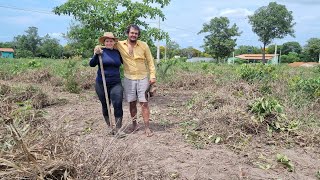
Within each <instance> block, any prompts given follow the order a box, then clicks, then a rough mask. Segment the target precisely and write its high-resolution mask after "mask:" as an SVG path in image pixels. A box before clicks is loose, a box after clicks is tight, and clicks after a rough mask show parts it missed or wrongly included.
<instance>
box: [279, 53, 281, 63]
mask: <svg viewBox="0 0 320 180" xmlns="http://www.w3.org/2000/svg"><path fill="white" fill-rule="evenodd" d="M279 64H281V49H280V55H279Z"/></svg>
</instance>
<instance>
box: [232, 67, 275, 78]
mask: <svg viewBox="0 0 320 180" xmlns="http://www.w3.org/2000/svg"><path fill="white" fill-rule="evenodd" d="M275 69H276V68H275V66H273V65H263V64H255V65H251V64H243V65H241V66H240V68H238V69H237V72H238V74H239V75H240V77H241V78H242V79H244V80H246V81H250V82H251V81H254V80H272V79H274V78H275V76H276V74H275V72H274V71H275Z"/></svg>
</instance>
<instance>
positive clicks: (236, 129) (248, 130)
mask: <svg viewBox="0 0 320 180" xmlns="http://www.w3.org/2000/svg"><path fill="white" fill-rule="evenodd" d="M203 76H204V77H203ZM176 77H177V79H176V80H175V82H176V83H173V82H172V83H171V84H170V85H171V86H172V87H171V88H172V89H171V90H172V91H176V90H174V89H176V88H180V89H181V90H192V92H193V97H192V98H190V99H189V100H187V101H186V102H185V106H183V107H181V108H180V109H179V112H180V114H188V116H189V117H194V118H195V119H197V121H196V124H197V125H196V127H191V131H189V132H191V133H192V132H194V133H196V134H198V136H202V137H200V139H202V140H203V141H205V144H207V143H208V142H207V139H208V138H210V137H221V138H222V141H221V142H222V143H224V144H226V145H228V146H230V147H231V148H232V149H234V150H236V151H245V150H250V148H253V146H255V145H256V143H257V142H258V143H259V144H260V146H261V145H264V144H269V143H270V142H272V143H273V144H276V145H277V146H279V147H281V146H284V147H287V146H295V145H298V146H302V147H304V146H308V147H319V140H320V136H319V129H320V128H319V127H320V122H317V120H316V119H319V118H320V115H319V114H320V113H318V111H317V110H316V109H317V107H319V101H317V100H316V101H315V102H314V103H310V104H306V105H305V106H304V108H299V109H297V107H294V106H291V104H292V101H291V100H290V101H288V99H292V98H291V97H289V96H290V95H289V93H288V87H287V84H288V82H287V81H285V80H284V79H280V80H278V81H275V82H272V83H270V84H268V85H267V86H266V85H265V84H264V83H250V84H249V83H247V82H246V81H242V80H239V79H233V80H230V81H225V82H223V83H221V82H219V84H217V83H216V81H213V80H212V78H213V76H212V75H207V76H206V75H201V76H200V75H198V76H197V75H194V74H192V75H185V74H183V75H181V76H180V75H177V76H176ZM201 77H202V79H201ZM179 82H183V83H179ZM194 82H198V83H194ZM180 84H183V85H182V86H181V85H180ZM265 87H267V88H268V89H267V90H265ZM166 88H169V87H167V86H166ZM171 90H170V88H169V90H168V91H171ZM269 91H270V92H269ZM194 92H197V93H194ZM264 96H273V97H278V99H280V100H281V101H280V102H281V103H282V104H283V106H284V113H285V115H286V119H285V121H286V122H285V123H290V122H293V121H297V122H300V124H299V125H298V129H296V130H292V131H291V130H290V131H286V130H284V131H273V132H272V133H271V132H269V131H268V124H270V122H273V121H278V120H277V118H276V116H268V117H265V121H263V122H259V121H256V118H255V115H254V114H253V113H251V112H250V111H249V105H250V104H252V102H253V101H254V100H255V99H257V98H259V97H264ZM312 119H314V120H315V122H314V123H313V124H312V123H310V120H312ZM306 121H307V122H306ZM306 124H308V125H307V126H306ZM192 129H193V131H192ZM202 132H203V133H202ZM306 132H308V133H306ZM191 135H194V134H190V136H191ZM253 142H254V143H253ZM209 144H210V142H209Z"/></svg>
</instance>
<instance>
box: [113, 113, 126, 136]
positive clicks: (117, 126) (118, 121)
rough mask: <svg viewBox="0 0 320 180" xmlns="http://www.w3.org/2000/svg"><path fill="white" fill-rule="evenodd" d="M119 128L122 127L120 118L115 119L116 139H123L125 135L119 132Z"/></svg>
mask: <svg viewBox="0 0 320 180" xmlns="http://www.w3.org/2000/svg"><path fill="white" fill-rule="evenodd" d="M121 127H122V117H120V118H116V134H115V135H116V137H117V138H124V137H126V136H127V135H126V133H124V132H123V131H122V130H121Z"/></svg>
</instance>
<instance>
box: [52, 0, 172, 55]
mask: <svg viewBox="0 0 320 180" xmlns="http://www.w3.org/2000/svg"><path fill="white" fill-rule="evenodd" d="M169 3H170V0H143V1H142V2H141V1H130V0H95V1H92V0H87V1H78V0H68V1H67V2H66V3H64V4H62V5H61V6H57V7H55V8H54V9H53V12H54V13H55V14H58V15H61V14H64V15H72V16H73V17H74V19H75V20H77V21H78V22H79V24H80V25H79V26H78V27H77V28H76V29H77V32H78V33H80V34H79V36H74V35H73V36H69V38H70V39H75V40H76V41H82V42H83V43H84V44H86V45H87V46H82V47H83V48H85V49H89V50H90V51H92V49H93V46H92V41H94V42H95V44H97V43H98V41H97V39H98V37H99V36H101V35H102V34H103V32H106V31H111V32H113V33H115V34H116V35H117V36H118V37H119V38H120V39H124V38H126V35H125V30H126V27H127V26H128V25H130V24H137V25H138V26H140V27H141V29H142V33H141V39H142V40H144V41H146V42H147V43H148V44H149V46H150V48H151V49H154V48H153V46H154V45H153V40H161V39H165V38H166V37H167V36H168V34H167V33H165V32H163V31H160V30H159V29H157V28H152V27H150V26H149V24H148V23H146V22H145V19H153V20H155V19H157V18H161V19H162V20H164V19H165V16H164V14H163V13H162V11H161V9H160V8H158V5H159V6H160V7H161V8H163V7H164V6H167V5H168V4H169ZM69 35H70V34H69ZM77 38H79V39H77ZM86 41H90V42H89V43H86Z"/></svg>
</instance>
